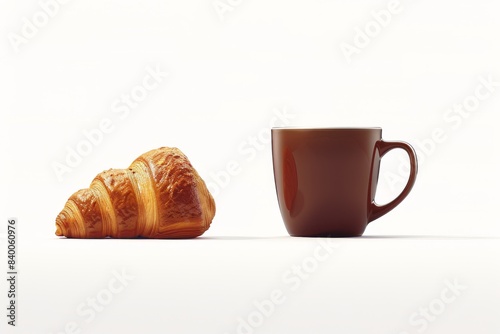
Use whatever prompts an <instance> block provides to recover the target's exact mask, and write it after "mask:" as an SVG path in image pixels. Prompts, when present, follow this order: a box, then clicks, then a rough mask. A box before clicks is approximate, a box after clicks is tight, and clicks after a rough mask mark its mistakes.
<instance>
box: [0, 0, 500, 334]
mask: <svg viewBox="0 0 500 334" xmlns="http://www.w3.org/2000/svg"><path fill="white" fill-rule="evenodd" d="M48 2H50V1H48V0H45V1H44V0H41V2H38V1H33V0H29V1H23V2H19V1H13V0H4V1H2V3H1V4H0V27H1V30H0V36H1V38H0V97H1V98H0V117H1V122H0V127H1V128H0V145H1V152H2V155H1V156H2V160H1V162H2V163H1V164H0V168H1V170H0V171H1V175H2V178H1V198H0V200H1V203H2V205H1V207H0V208H1V215H0V217H1V220H2V221H3V223H2V226H4V227H2V229H1V231H0V233H1V234H0V236H1V237H2V239H1V240H0V241H1V243H2V252H1V254H4V256H2V258H3V260H2V263H3V264H2V268H6V267H5V263H6V260H5V259H6V255H5V254H6V253H5V249H6V243H5V236H6V235H5V230H6V227H5V226H6V221H7V218H8V217H11V216H15V217H17V218H18V219H19V272H20V279H19V285H18V290H19V298H18V302H19V309H18V326H17V327H16V328H15V329H12V328H10V326H7V325H6V317H5V316H4V315H3V314H4V312H2V316H1V317H0V319H3V320H2V321H1V324H0V328H2V330H1V331H2V333H3V332H6V330H7V328H8V327H9V329H8V331H7V332H9V333H10V332H12V333H60V332H63V333H64V332H65V326H66V325H67V324H68V323H72V322H75V323H76V324H77V325H78V328H77V329H75V330H66V332H67V333H71V332H75V333H77V332H78V331H79V332H80V333H109V332H111V331H113V332H122V333H137V332H144V333H166V332H175V333H231V334H233V333H237V332H240V333H250V332H255V333H308V332H314V333H332V332H334V331H338V332H342V333H397V334H399V333H402V332H407V333H419V332H424V331H425V332H426V333H443V332H447V333H448V332H454V333H470V332H472V331H478V329H477V326H479V325H480V326H481V329H480V330H479V331H480V332H481V333H498V331H499V330H500V322H499V320H498V316H497V313H498V311H497V310H498V308H499V307H500V302H499V300H500V298H499V297H500V289H499V288H500V287H499V283H498V282H499V281H500V274H499V272H498V269H497V268H498V255H499V250H500V248H499V246H498V241H499V238H500V227H499V224H498V215H497V210H498V209H497V207H498V202H499V200H500V196H499V194H498V189H500V177H499V173H498V171H499V167H500V159H499V154H498V144H499V143H500V138H499V136H500V134H499V131H498V121H499V120H500V118H499V117H498V111H499V109H500V86H499V82H500V62H499V59H500V37H499V36H500V35H499V32H500V21H499V20H498V13H500V5H499V4H498V2H496V1H472V0H471V1H439V2H436V1H425V0H419V1H414V0H401V1H399V2H396V4H397V6H396V8H397V10H396V11H394V12H393V13H392V14H391V16H390V18H387V16H386V17H385V20H386V22H385V23H384V25H385V26H383V27H381V25H380V24H379V23H376V22H377V21H376V20H375V16H376V14H375V16H374V14H373V13H372V11H375V12H376V13H381V12H380V11H381V10H387V8H388V6H389V7H390V6H391V5H390V2H389V1H355V2H347V1H334V0H311V1H284V0H281V1H278V0H272V1H262V0H242V1H236V0H232V1H229V0H222V1H219V2H217V1H212V0H203V1H192V0H189V1H162V2H157V1H152V0H145V1H138V0H129V1H124V0H122V1H117V0H99V1H97V0H87V1H79V0H71V1H67V3H65V4H62V1H61V3H60V4H59V5H58V8H56V7H53V6H52V7H50V8H51V9H49V10H52V16H50V17H49V16H48V15H47V14H44V13H45V12H44V11H43V9H42V5H41V4H46V3H48ZM52 3H53V2H52ZM214 4H219V6H224V4H225V6H226V7H224V8H225V9H226V10H225V11H224V9H222V7H219V9H218V10H217V9H216V7H214ZM221 4H222V5H221ZM228 6H229V7H228ZM45 7H47V6H45ZM46 10H47V9H46ZM382 13H383V12H382ZM385 13H387V12H385ZM380 15H381V14H379V16H380ZM44 18H48V19H47V20H46V22H45V21H44ZM379 19H380V18H379ZM36 20H38V21H36ZM27 21H30V22H32V23H33V22H35V23H36V24H37V25H38V27H37V26H35V30H34V31H33V29H31V30H30V29H29V28H26V25H27V23H26V22H27ZM37 22H38V23H37ZM40 22H41V23H40ZM377 27H378V28H380V29H379V30H380V31H377V30H376V29H377ZM365 28H371V29H372V30H371V31H370V32H369V33H370V35H371V37H370V36H369V37H368V41H367V40H366V39H365V40H364V42H365V44H367V45H361V44H359V43H362V42H363V37H360V33H359V31H360V30H364V29H365ZM373 29H375V30H373ZM28 32H29V34H28V35H26V34H27V33H28ZM23 33H24V35H23ZM13 36H14V37H13ZM15 36H17V37H15ZM16 41H17V43H16ZM356 43H357V44H356ZM347 44H349V45H351V46H352V47H356V45H357V46H358V47H357V51H356V52H357V53H354V54H352V55H351V56H348V57H346V55H345V53H344V52H343V51H342V47H344V48H345V47H346V45H347ZM148 69H150V70H149V71H151V69H153V70H154V69H159V70H160V71H161V72H164V73H168V76H166V77H165V78H163V79H162V80H161V82H159V83H158V85H157V87H156V88H155V89H152V90H151V91H149V92H148V94H147V96H146V97H145V98H144V100H143V101H141V102H140V103H138V105H137V107H135V108H133V109H130V110H129V113H128V114H125V113H124V111H123V109H122V112H118V113H117V112H115V111H117V110H116V108H114V106H116V105H115V104H114V103H115V102H116V101H117V100H118V101H119V100H120V99H121V96H122V95H123V94H131V93H132V92H134V90H135V91H137V89H140V88H137V87H140V85H141V84H142V82H143V79H144V78H145V77H146V76H147V75H148ZM481 78H482V79H481ZM484 80H486V81H487V80H491V81H493V82H494V85H493V86H492V87H490V90H488V89H487V88H486V87H485V86H484V84H482V82H484ZM150 82H152V81H150ZM495 85H496V86H495ZM480 86H481V87H480ZM478 87H480V88H478ZM477 89H479V91H480V92H482V93H483V95H484V94H486V93H488V94H487V95H488V96H487V97H485V98H483V99H481V100H480V99H477V98H476V97H475V94H477ZM474 101H476V102H478V104H477V105H469V107H468V108H469V109H470V110H471V111H470V112H467V111H466V112H467V114H465V112H464V115H466V116H457V115H458V114H456V113H453V110H454V109H453V108H456V107H454V106H456V105H457V104H463V103H474ZM121 105H122V106H123V104H121ZM450 109H451V110H452V111H451V113H450ZM277 113H278V114H281V115H283V114H284V115H287V116H286V117H285V118H281V119H278V121H277V125H285V124H286V125H299V126H306V125H307V126H332V127H335V126H380V127H382V128H383V137H384V139H386V140H405V141H408V142H410V143H411V144H413V145H414V146H415V148H416V149H417V150H418V153H419V160H420V166H419V167H420V170H419V175H418V178H417V183H416V185H415V187H414V189H413V191H412V192H411V194H410V195H409V197H408V198H407V199H406V200H405V201H404V202H403V203H402V204H401V205H400V206H398V207H397V208H396V209H395V210H394V211H392V212H391V213H389V214H388V215H386V216H384V217H382V218H380V219H379V220H378V221H376V222H374V223H373V224H370V225H369V226H368V228H367V230H366V233H365V237H362V238H356V239H341V240H333V241H332V242H335V244H336V246H338V249H336V250H335V252H333V253H332V254H330V253H328V254H329V255H328V258H327V259H325V260H324V261H322V262H321V261H320V262H318V259H317V258H315V257H314V254H315V253H314V251H315V250H316V248H317V247H320V246H319V244H318V240H317V239H297V238H290V237H288V236H287V233H286V230H285V229H284V226H283V224H282V222H281V217H280V215H279V210H278V207H277V201H276V195H275V190H274V184H273V175H272V162H271V154H270V143H269V141H268V138H269V137H268V136H269V125H270V123H271V122H272V121H273V120H274V118H275V116H276V114H277ZM451 117H453V119H452V118H451ZM457 117H458V118H457ZM105 119H109V120H110V122H111V123H112V129H111V130H110V131H108V133H106V134H104V135H103V136H102V138H98V140H96V141H95V144H92V146H91V147H90V150H89V152H88V154H86V156H84V157H82V159H81V161H79V162H78V163H76V164H75V166H74V167H72V168H71V172H68V173H65V174H63V175H62V176H61V177H60V178H58V176H57V173H56V172H55V171H54V164H56V163H61V164H66V162H65V160H66V158H67V154H68V150H71V149H76V148H77V147H78V145H84V144H82V142H83V141H85V140H86V137H85V134H84V133H85V132H86V131H87V132H88V131H91V130H92V129H96V128H98V127H99V124H100V123H101V122H103V120H105ZM433 133H434V134H435V133H441V135H440V136H439V138H440V140H439V142H436V141H434V142H433V143H432V144H431V143H430V142H429V140H431V138H432V137H433ZM259 136H260V137H259ZM96 138H97V137H96ZM252 138H260V139H257V140H258V142H257V144H256V147H254V148H252V146H251V142H252V140H253V139H252ZM160 146H176V147H179V148H180V149H181V150H182V151H183V152H184V153H185V154H186V155H187V156H188V157H189V158H190V160H191V162H192V163H193V165H194V166H195V168H197V170H198V171H199V173H200V174H201V175H202V177H203V178H204V179H205V181H206V182H207V183H211V184H212V187H211V189H212V190H213V192H214V197H215V199H216V204H217V214H216V217H215V219H214V221H213V224H212V226H211V228H210V229H209V230H208V231H207V232H206V233H205V235H204V236H203V237H202V238H199V239H196V240H188V241H172V240H163V241H149V240H129V241H122V240H101V241H95V240H94V241H89V240H65V239H58V238H56V237H55V236H54V231H55V226H54V220H55V217H56V215H57V214H58V212H59V211H60V210H61V209H62V207H63V206H64V203H65V201H66V199H67V198H68V197H69V196H70V195H71V193H73V192H74V191H76V190H78V189H80V188H85V187H87V186H88V185H89V183H90V181H91V180H92V178H93V177H94V176H95V175H96V174H97V173H99V172H101V171H102V170H104V169H108V168H111V167H113V168H120V167H126V166H128V164H130V163H131V162H132V161H133V160H134V159H135V158H136V157H137V156H139V155H140V154H142V153H143V152H146V151H148V150H150V149H154V148H157V147H160ZM252 152H253V153H252ZM404 159H405V156H404V154H401V153H400V154H398V153H391V154H389V155H388V156H387V157H386V158H385V160H384V164H383V169H382V171H381V174H380V175H381V179H380V182H379V193H378V194H377V200H379V201H381V202H386V201H388V200H390V199H391V198H393V197H395V196H396V195H397V194H398V192H399V191H400V189H401V188H402V186H403V182H401V180H400V181H399V182H397V183H396V184H392V183H391V180H392V181H394V177H395V176H396V177H401V176H398V175H400V172H399V170H400V169H401V166H402V165H401V161H404ZM234 162H236V163H237V164H238V167H239V168H238V169H237V172H236V173H233V174H234V175H231V176H230V178H227V177H226V178H224V177H222V176H221V175H223V174H224V173H226V172H227V165H228V164H231V163H234ZM215 175H219V179H218V181H219V184H218V185H217V177H215ZM224 175H226V174H224ZM226 176H227V175H226ZM221 177H222V178H221ZM391 177H392V178H391ZM322 249H323V248H322ZM323 250H325V249H323ZM325 251H326V250H325ZM311 259H313V260H314V261H316V262H314V261H313V262H311V261H310V260H311ZM314 263H315V264H316V265H317V266H312V264H314ZM294 264H296V265H298V266H299V267H300V266H302V265H306V267H304V269H308V270H309V271H310V273H309V274H308V277H307V278H305V277H304V278H301V279H300V282H301V286H300V287H298V289H296V290H293V289H292V287H293V286H292V285H291V284H289V283H287V281H286V277H288V276H287V275H288V274H289V270H290V268H291V267H292V266H293V265H294ZM307 264H309V265H311V266H309V267H307ZM114 270H116V271H118V272H121V271H122V270H125V271H126V272H127V273H129V275H130V276H134V279H133V280H131V282H129V283H128V285H127V286H126V287H124V290H123V292H120V293H119V294H116V295H113V300H111V301H110V302H109V304H107V305H105V308H104V309H103V310H102V312H98V313H97V314H96V317H95V319H92V320H91V321H89V322H87V321H86V320H88V319H87V318H86V317H83V316H81V315H80V314H79V313H78V312H77V311H76V309H77V307H78V306H79V305H80V304H81V303H85V302H86V301H87V298H91V297H95V296H96V295H99V293H101V292H102V291H103V289H105V288H106V287H107V286H108V283H109V281H110V280H111V279H113V277H114V276H113V275H114V274H113V271H114ZM446 280H449V282H454V281H456V282H459V283H460V284H462V285H463V286H466V287H467V288H466V289H465V290H464V291H463V292H461V294H460V295H459V296H457V297H456V300H454V301H453V302H452V303H446V304H443V302H441V304H440V302H439V301H436V298H437V299H439V298H440V296H441V292H442V291H443V289H446V287H447V285H446V284H447V283H445V282H446ZM5 283H6V282H5V280H3V279H2V283H1V284H0V289H1V293H0V295H1V296H2V297H1V298H2V300H1V301H0V305H4V303H6V302H7V298H6V297H5V296H6V293H5V292H6V291H7V285H6V284H5ZM276 289H278V290H281V291H282V292H283V293H284V294H285V297H286V298H285V301H284V302H283V303H282V304H280V305H275V309H274V310H273V312H272V314H270V315H269V317H267V316H266V317H265V319H264V320H263V321H262V322H261V323H258V326H253V327H252V326H250V327H248V328H245V329H242V327H238V326H239V324H240V323H239V320H238V319H239V318H240V317H241V319H244V320H245V319H246V320H245V321H247V320H248V316H249V315H251V314H252V312H257V311H256V310H257V308H256V306H255V304H254V301H262V300H263V299H265V298H269V296H270V294H271V292H272V291H273V290H276ZM103 293H104V294H105V292H102V293H101V297H102V296H104V295H103ZM429 305H434V306H433V307H434V310H435V311H436V310H437V311H439V312H437V311H436V312H437V313H439V314H436V316H435V319H434V318H433V319H432V321H431V320H428V321H427V323H428V328H427V327H426V328H425V329H424V327H423V322H422V321H423V320H421V321H420V322H419V323H418V324H419V325H416V324H415V323H412V322H410V320H409V319H410V318H411V317H412V315H413V316H414V313H415V312H417V313H418V312H420V310H421V308H422V307H428V306H429ZM439 305H445V309H436V307H438V306H439ZM418 317H420V318H418ZM418 317H417V318H414V320H415V319H424V318H422V317H421V316H418ZM256 319H258V318H256ZM429 319H430V318H429ZM424 323H425V321H424ZM245 330H246V332H245ZM419 330H420V331H419Z"/></svg>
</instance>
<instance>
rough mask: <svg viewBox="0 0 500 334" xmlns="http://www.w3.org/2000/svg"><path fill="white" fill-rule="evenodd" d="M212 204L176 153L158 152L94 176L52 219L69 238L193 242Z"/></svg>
mask: <svg viewBox="0 0 500 334" xmlns="http://www.w3.org/2000/svg"><path fill="white" fill-rule="evenodd" d="M214 215H215V202H214V199H213V197H212V195H211V194H210V192H209V191H208V189H207V187H206V185H205V182H204V181H203V180H202V179H201V177H200V176H199V175H198V173H197V172H196V170H195V169H194V168H193V166H192V165H191V163H190V162H189V160H188V158H187V157H186V156H185V155H184V153H182V152H181V151H180V150H179V149H177V148H170V147H161V148H159V149H156V150H152V151H149V152H147V153H144V154H143V155H141V156H140V157H138V158H137V159H136V160H135V161H134V162H133V163H132V164H131V165H130V167H129V168H128V169H109V170H107V171H104V172H102V173H100V174H98V175H97V176H96V177H95V178H94V180H93V181H92V183H91V185H90V187H89V188H87V189H81V190H79V191H77V192H76V193H74V194H73V195H71V197H70V198H69V199H68V201H67V202H66V205H65V206H64V209H63V210H62V211H61V213H59V215H58V216H57V218H56V228H57V229H56V235H57V236H66V237H68V238H105V237H112V238H134V237H144V238H195V237H197V236H200V235H202V234H203V233H204V232H205V231H206V230H207V229H208V228H209V227H210V224H211V222H212V219H213V217H214Z"/></svg>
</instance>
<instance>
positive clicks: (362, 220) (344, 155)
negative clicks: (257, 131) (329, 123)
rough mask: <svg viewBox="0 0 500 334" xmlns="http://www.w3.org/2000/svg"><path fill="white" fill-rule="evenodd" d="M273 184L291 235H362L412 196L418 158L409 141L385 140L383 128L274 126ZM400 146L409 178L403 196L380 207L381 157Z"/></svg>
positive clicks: (272, 130) (272, 133) (272, 132)
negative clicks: (405, 159) (406, 156)
mask: <svg viewBox="0 0 500 334" xmlns="http://www.w3.org/2000/svg"><path fill="white" fill-rule="evenodd" d="M271 135H272V154H273V167H274V181H275V184H276V192H277V195H278V202H279V207H280V210H281V216H282V217H283V221H284V223H285V226H286V229H287V231H288V233H289V234H290V235H291V236H302V237H316V236H317V237H354V236H360V235H362V234H363V232H364V231H365V228H366V226H367V225H368V223H370V222H371V221H373V220H375V219H377V218H379V217H381V216H383V215H385V214H386V213H388V212H389V211H391V210H392V209H394V208H395V207H396V206H397V205H398V204H399V203H401V201H403V199H404V198H405V197H406V196H408V194H409V192H410V190H411V189H412V187H413V185H414V183H415V179H416V177H417V155H416V154H415V150H414V149H413V147H411V146H410V145H409V144H408V143H405V142H401V141H384V140H382V129H381V128H291V127H285V128H272V129H271ZM395 148H401V149H403V150H405V151H406V153H408V156H409V158H410V166H411V168H410V177H409V179H408V182H407V184H406V186H405V188H404V189H403V191H402V192H401V194H399V196H397V197H396V198H395V199H394V200H393V201H391V202H389V203H387V204H385V205H378V204H377V203H375V192H376V189H377V182H378V176H379V169H380V159H381V158H382V157H383V156H384V154H386V153H387V152H389V151H390V150H392V149H395Z"/></svg>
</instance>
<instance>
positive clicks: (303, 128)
mask: <svg viewBox="0 0 500 334" xmlns="http://www.w3.org/2000/svg"><path fill="white" fill-rule="evenodd" d="M271 130H272V131H276V130H298V131H325V130H326V131H328V130H330V131H332V130H335V131H363V130H365V131H366V130H382V128H381V127H380V126H373V127H314V126H311V127H305V126H275V127H272V128H271Z"/></svg>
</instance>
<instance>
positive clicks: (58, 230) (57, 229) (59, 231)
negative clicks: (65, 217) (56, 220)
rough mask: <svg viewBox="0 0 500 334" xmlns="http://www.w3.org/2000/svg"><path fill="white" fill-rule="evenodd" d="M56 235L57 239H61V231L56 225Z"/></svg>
mask: <svg viewBox="0 0 500 334" xmlns="http://www.w3.org/2000/svg"><path fill="white" fill-rule="evenodd" d="M56 235H57V236H58V237H61V236H62V235H63V234H62V230H61V228H60V227H59V225H56Z"/></svg>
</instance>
